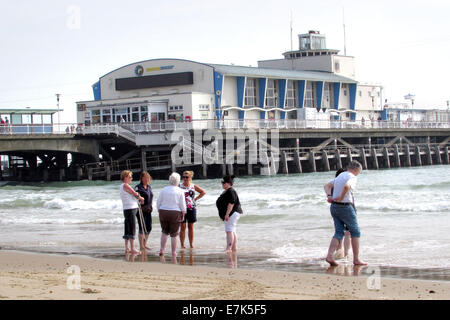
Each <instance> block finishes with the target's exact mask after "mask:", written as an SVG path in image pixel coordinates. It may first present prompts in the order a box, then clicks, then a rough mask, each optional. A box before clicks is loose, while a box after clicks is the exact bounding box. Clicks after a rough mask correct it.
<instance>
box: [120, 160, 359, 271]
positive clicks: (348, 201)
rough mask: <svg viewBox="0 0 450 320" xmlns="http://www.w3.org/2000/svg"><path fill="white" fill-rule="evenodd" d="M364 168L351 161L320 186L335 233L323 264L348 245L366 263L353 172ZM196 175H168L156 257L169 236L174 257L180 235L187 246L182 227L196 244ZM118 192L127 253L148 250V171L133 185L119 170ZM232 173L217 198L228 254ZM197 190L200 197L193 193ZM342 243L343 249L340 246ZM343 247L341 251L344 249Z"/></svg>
mask: <svg viewBox="0 0 450 320" xmlns="http://www.w3.org/2000/svg"><path fill="white" fill-rule="evenodd" d="M361 171H362V166H361V164H360V163H359V162H358V161H352V162H351V163H350V164H349V165H348V167H347V169H346V170H339V171H338V172H337V173H336V177H335V179H333V180H331V181H330V182H329V183H327V184H326V185H325V186H324V190H325V193H326V194H327V201H328V202H329V203H330V204H331V206H330V213H331V216H332V218H333V222H334V229H335V233H334V235H333V238H332V240H331V242H330V246H329V249H328V254H327V257H326V259H325V260H326V262H328V263H329V264H330V265H331V266H337V265H338V263H337V262H336V260H338V259H340V258H342V257H346V256H347V255H348V251H349V249H350V247H351V248H352V251H353V264H354V265H358V266H364V265H367V263H365V262H364V261H362V260H360V258H359V244H360V243H359V240H360V236H361V232H360V229H359V226H358V221H357V215H356V207H355V201H354V197H353V191H354V190H355V188H356V183H357V176H358V175H359V174H360V173H361ZM193 176H194V173H193V172H192V171H185V172H184V173H183V175H182V182H180V180H181V177H180V175H179V174H178V173H176V172H174V173H172V174H171V175H170V177H169V185H168V186H166V187H164V188H163V189H162V190H161V192H160V194H159V196H158V199H157V202H156V203H157V210H158V213H159V221H160V224H161V232H162V233H161V247H160V251H159V255H160V256H162V257H163V256H164V252H165V249H166V244H167V241H168V239H169V237H170V239H171V250H172V257H173V258H176V256H177V251H176V250H177V243H178V237H179V238H180V243H181V247H182V248H185V238H186V225H187V229H188V239H189V245H190V247H191V248H194V223H195V222H197V208H196V202H197V201H198V200H199V199H201V198H202V197H203V196H205V194H206V192H205V190H204V189H202V188H201V187H199V186H198V185H195V184H194V183H193V182H192V179H193ZM121 179H122V182H123V183H122V184H121V185H120V196H121V199H122V203H123V214H124V218H125V222H124V236H123V238H124V239H125V252H126V253H131V254H140V253H141V251H145V250H150V247H149V246H148V245H147V242H148V236H149V234H150V231H151V230H152V218H151V213H152V211H153V208H152V205H153V192H152V188H151V186H150V182H151V177H150V175H149V174H148V173H147V172H145V171H144V172H142V173H141V178H140V183H139V184H138V185H136V187H135V188H134V189H133V188H132V187H131V182H132V179H133V174H132V172H131V171H127V170H125V171H123V172H122V174H121ZM233 181H234V176H224V177H223V179H222V181H221V184H222V188H223V189H224V191H223V192H222V194H221V195H220V196H219V198H218V199H217V201H216V206H217V209H218V214H219V217H220V219H221V220H222V221H224V224H225V232H226V241H227V245H226V250H225V251H226V252H230V253H231V252H235V251H237V234H236V225H237V222H238V220H239V217H240V214H242V213H243V211H242V208H241V204H240V201H239V197H238V195H237V193H236V191H235V190H234V189H233ZM196 194H198V195H196ZM136 218H137V220H138V225H139V245H140V251H139V250H137V249H136V248H135V246H134V238H135V233H136ZM342 247H344V248H342ZM342 249H343V250H342Z"/></svg>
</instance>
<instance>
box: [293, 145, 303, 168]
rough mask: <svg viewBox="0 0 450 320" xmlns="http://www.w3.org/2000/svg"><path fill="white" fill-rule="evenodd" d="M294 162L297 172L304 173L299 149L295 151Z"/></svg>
mask: <svg viewBox="0 0 450 320" xmlns="http://www.w3.org/2000/svg"><path fill="white" fill-rule="evenodd" d="M294 163H295V167H296V168H297V172H298V173H302V172H303V170H302V162H301V161H300V154H299V152H298V150H295V151H294Z"/></svg>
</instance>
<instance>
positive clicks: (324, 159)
mask: <svg viewBox="0 0 450 320" xmlns="http://www.w3.org/2000/svg"><path fill="white" fill-rule="evenodd" d="M322 164H323V170H324V171H330V161H329V160H328V154H327V152H326V151H325V150H322Z"/></svg>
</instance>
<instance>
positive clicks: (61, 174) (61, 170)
mask: <svg viewBox="0 0 450 320" xmlns="http://www.w3.org/2000/svg"><path fill="white" fill-rule="evenodd" d="M65 177H66V170H65V169H64V168H59V181H63V180H64V178H65Z"/></svg>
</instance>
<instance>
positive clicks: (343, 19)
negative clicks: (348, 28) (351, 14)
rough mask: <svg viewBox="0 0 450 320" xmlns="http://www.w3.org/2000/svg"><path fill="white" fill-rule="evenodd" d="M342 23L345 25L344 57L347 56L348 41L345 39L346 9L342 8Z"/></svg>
mask: <svg viewBox="0 0 450 320" xmlns="http://www.w3.org/2000/svg"><path fill="white" fill-rule="evenodd" d="M342 21H343V24H344V56H346V55H347V40H346V39H345V8H344V7H342Z"/></svg>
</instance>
